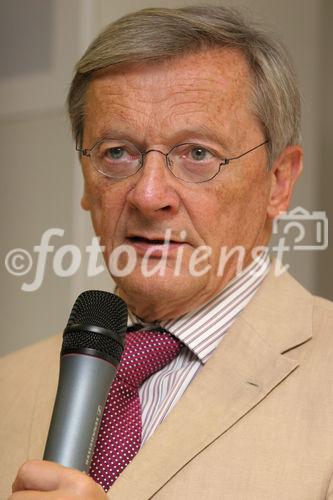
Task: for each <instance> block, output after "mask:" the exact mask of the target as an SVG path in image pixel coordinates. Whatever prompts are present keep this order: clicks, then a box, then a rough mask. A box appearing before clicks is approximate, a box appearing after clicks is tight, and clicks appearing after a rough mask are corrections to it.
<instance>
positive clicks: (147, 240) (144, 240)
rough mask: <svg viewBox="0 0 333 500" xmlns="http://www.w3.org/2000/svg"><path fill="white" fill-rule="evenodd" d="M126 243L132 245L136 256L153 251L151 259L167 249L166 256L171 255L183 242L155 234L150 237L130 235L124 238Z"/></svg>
mask: <svg viewBox="0 0 333 500" xmlns="http://www.w3.org/2000/svg"><path fill="white" fill-rule="evenodd" d="M126 240H127V242H128V243H129V244H130V245H132V246H133V247H134V248H135V250H136V252H137V253H138V254H142V255H143V254H144V253H145V252H147V251H148V250H149V253H151V251H153V254H152V257H158V256H161V255H163V253H164V251H165V249H166V248H167V249H168V254H169V252H170V253H173V252H174V251H175V250H176V249H177V248H179V246H180V245H183V244H184V241H179V240H176V239H169V238H167V236H164V235H163V236H160V235H156V234H151V235H147V234H145V235H141V234H130V235H129V236H127V238H126Z"/></svg>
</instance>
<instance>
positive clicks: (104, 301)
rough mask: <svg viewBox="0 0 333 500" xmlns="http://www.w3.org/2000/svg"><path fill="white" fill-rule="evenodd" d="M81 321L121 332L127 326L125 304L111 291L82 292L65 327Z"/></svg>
mask: <svg viewBox="0 0 333 500" xmlns="http://www.w3.org/2000/svg"><path fill="white" fill-rule="evenodd" d="M77 323H81V324H84V325H94V326H100V327H102V328H106V329H107V330H111V331H112V332H113V333H115V334H116V335H117V334H123V333H124V331H125V330H126V327H127V306H126V304H125V302H124V301H123V300H122V299H121V298H119V297H117V295H114V294H113V293H109V292H103V291H100V290H87V291H85V292H82V293H81V294H80V295H79V296H78V298H77V299H76V301H75V304H74V306H73V309H72V312H71V314H70V316H69V319H68V323H67V327H68V326H71V325H73V324H77Z"/></svg>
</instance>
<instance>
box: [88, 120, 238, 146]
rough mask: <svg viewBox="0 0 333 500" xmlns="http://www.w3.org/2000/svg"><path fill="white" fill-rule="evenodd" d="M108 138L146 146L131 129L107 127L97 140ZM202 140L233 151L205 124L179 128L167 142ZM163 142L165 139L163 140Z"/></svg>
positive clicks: (170, 143) (177, 142)
mask: <svg viewBox="0 0 333 500" xmlns="http://www.w3.org/2000/svg"><path fill="white" fill-rule="evenodd" d="M106 138H115V139H124V140H128V141H129V142H132V143H133V144H134V145H137V146H138V147H143V148H144V147H145V145H144V144H143V142H142V141H140V140H138V138H136V137H134V135H133V134H132V133H130V131H124V130H123V131H120V129H116V128H114V129H112V128H105V129H102V130H101V131H100V134H99V135H98V137H97V139H96V140H95V142H98V141H100V140H103V139H106ZM200 140H204V141H210V142H211V143H215V145H216V146H219V147H220V148H222V149H223V152H225V153H228V152H230V151H231V149H230V143H229V144H228V143H227V142H226V140H225V139H224V138H223V137H222V136H221V135H220V134H218V133H217V132H216V131H215V130H213V129H211V128H210V127H208V126H207V125H205V124H196V125H193V126H189V127H187V128H185V129H183V130H179V131H178V132H176V133H175V134H174V140H170V138H169V139H167V140H166V142H167V143H168V144H169V145H171V146H174V145H176V144H181V143H184V142H198V141H200ZM162 143H163V140H162ZM147 146H149V145H147Z"/></svg>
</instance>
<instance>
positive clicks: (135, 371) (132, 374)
mask: <svg viewBox="0 0 333 500" xmlns="http://www.w3.org/2000/svg"><path fill="white" fill-rule="evenodd" d="M181 345H182V344H181V342H180V341H179V340H177V339H176V338H175V337H173V336H172V335H171V334H170V333H169V332H167V331H165V330H149V331H148V330H142V331H129V332H128V333H127V334H126V337H125V349H124V352H123V355H122V358H121V362H120V365H119V368H118V371H117V378H118V379H121V380H122V381H123V382H126V383H127V384H129V385H131V386H132V387H133V388H139V387H140V386H141V385H142V384H143V382H144V381H145V380H146V379H147V378H148V377H150V376H151V375H152V374H153V373H155V372H157V371H159V370H161V369H162V368H163V367H164V366H166V365H167V364H168V363H170V362H171V361H172V360H173V359H174V358H175V357H176V356H177V354H178V353H179V351H180V348H181Z"/></svg>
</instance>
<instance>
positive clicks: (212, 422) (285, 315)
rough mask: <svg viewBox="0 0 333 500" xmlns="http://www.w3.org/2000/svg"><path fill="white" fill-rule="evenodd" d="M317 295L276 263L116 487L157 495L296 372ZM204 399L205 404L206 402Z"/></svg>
mask: <svg viewBox="0 0 333 500" xmlns="http://www.w3.org/2000/svg"><path fill="white" fill-rule="evenodd" d="M311 323H312V298H311V295H310V294H309V293H308V292H307V291H306V290H304V289H303V288H302V287H301V286H300V285H299V284H298V283H297V282H296V281H295V280H293V279H292V278H291V277H290V276H289V275H288V274H283V275H282V276H280V277H276V276H275V275H274V266H272V270H271V271H270V273H269V275H268V276H267V277H266V279H265V280H264V283H263V284H262V287H261V289H260V290H259V291H258V293H257V294H256V296H255V297H254V299H253V301H252V302H251V303H250V304H249V305H248V306H247V308H246V309H245V310H244V311H243V312H242V314H241V315H240V316H239V317H238V319H237V321H236V322H235V323H234V325H233V326H232V328H231V329H230V330H229V332H228V334H227V335H226V336H225V338H224V339H223V341H222V342H221V344H220V345H219V346H218V348H217V349H216V351H215V353H214V354H213V355H212V357H211V358H210V359H209V361H208V362H207V363H206V365H205V367H204V368H203V369H202V370H201V372H200V373H199V374H198V375H197V377H196V378H195V379H194V380H193V382H192V383H191V385H190V386H189V387H188V389H187V390H186V392H185V394H184V395H183V397H182V398H181V400H180V401H179V402H178V403H177V405H176V406H175V408H174V409H173V410H172V412H171V413H170V414H169V416H168V417H167V418H166V419H165V420H164V422H163V423H162V424H161V425H160V426H159V428H158V429H157V430H156V432H155V433H154V435H153V436H152V437H151V438H150V439H149V440H148V441H147V443H146V444H145V445H144V447H143V448H142V449H141V450H140V452H139V453H138V455H137V456H136V457H135V459H134V460H133V462H132V463H131V464H130V465H129V466H128V467H127V468H126V469H125V471H124V472H123V473H122V474H121V476H120V477H119V478H118V479H117V481H116V482H115V484H114V485H113V486H112V488H111V489H110V493H109V495H110V498H113V499H116V498H117V499H124V500H125V499H127V498H131V497H132V496H133V485H135V492H136V495H135V498H136V500H144V499H145V500H146V499H148V498H151V497H152V496H153V495H154V494H155V493H156V492H157V491H158V490H159V489H161V488H162V487H163V486H164V485H165V484H166V483H167V482H168V481H169V480H170V479H171V478H172V477H173V476H174V475H175V474H176V473H177V472H178V471H179V470H181V469H182V468H183V467H184V466H185V465H186V464H187V463H188V462H189V461H191V460H192V459H193V458H194V457H195V456H196V455H198V454H199V453H200V452H201V451H203V450H204V449H205V448H206V447H208V446H209V445H210V444H211V443H212V442H213V441H215V440H216V439H217V438H219V437H220V436H222V435H223V434H224V433H226V432H227V431H228V430H229V429H230V428H231V427H232V426H233V425H235V423H236V422H238V421H239V420H240V419H241V418H243V417H244V416H245V415H246V414H247V413H248V412H250V411H251V410H252V409H253V408H254V407H255V406H256V405H257V404H258V403H260V401H262V400H263V399H264V398H265V397H266V396H267V395H268V394H269V393H270V392H271V391H272V390H274V388H275V387H276V386H277V385H278V384H280V383H281V382H282V381H283V380H284V379H285V378H287V377H288V376H289V375H290V374H291V373H292V372H293V371H294V370H295V369H297V367H298V363H297V362H296V361H295V360H293V359H292V349H294V348H296V347H297V346H299V345H301V344H303V343H305V342H307V341H308V340H309V339H310V338H311ZM287 352H288V354H284V353H287ZM203 401H204V404H202V402H203Z"/></svg>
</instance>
